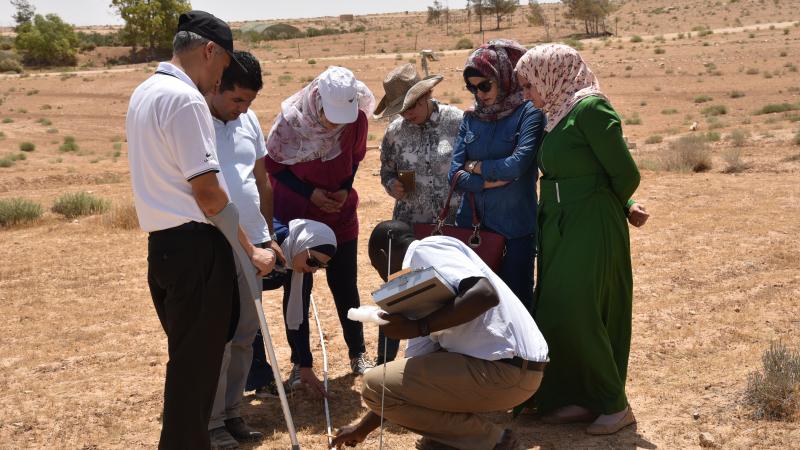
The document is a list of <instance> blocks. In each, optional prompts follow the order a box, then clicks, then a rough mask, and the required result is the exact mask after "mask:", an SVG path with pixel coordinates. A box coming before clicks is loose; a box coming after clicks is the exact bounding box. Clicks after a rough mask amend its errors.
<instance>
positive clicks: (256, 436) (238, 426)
mask: <svg viewBox="0 0 800 450" xmlns="http://www.w3.org/2000/svg"><path fill="white" fill-rule="evenodd" d="M225 428H226V429H227V430H228V433H230V434H231V436H233V438H234V439H236V440H237V441H239V442H256V441H260V440H261V439H264V434H263V433H261V432H260V431H256V430H254V429H252V428H250V427H249V426H247V424H246V423H244V419H242V418H241V417H234V418H233V419H227V420H225Z"/></svg>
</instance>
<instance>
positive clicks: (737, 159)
mask: <svg viewBox="0 0 800 450" xmlns="http://www.w3.org/2000/svg"><path fill="white" fill-rule="evenodd" d="M722 159H723V160H724V161H725V164H726V165H725V168H724V169H722V172H723V173H739V172H744V171H745V170H747V169H749V168H750V167H752V166H751V164H750V163H746V162H744V161H742V149H741V148H739V147H733V148H729V149H728V150H727V151H726V152H725V153H723V154H722Z"/></svg>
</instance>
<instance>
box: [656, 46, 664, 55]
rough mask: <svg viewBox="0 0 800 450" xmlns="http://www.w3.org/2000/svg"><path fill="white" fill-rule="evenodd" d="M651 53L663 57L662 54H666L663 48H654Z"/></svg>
mask: <svg viewBox="0 0 800 450" xmlns="http://www.w3.org/2000/svg"><path fill="white" fill-rule="evenodd" d="M653 53H655V54H656V55H663V54H664V53H667V51H666V50H664V49H663V48H661V47H656V48H655V49H654V50H653Z"/></svg>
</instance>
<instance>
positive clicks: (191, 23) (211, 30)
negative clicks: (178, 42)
mask: <svg viewBox="0 0 800 450" xmlns="http://www.w3.org/2000/svg"><path fill="white" fill-rule="evenodd" d="M178 31H191V32H192V33H196V34H198V35H200V36H203V37H204V38H206V39H208V40H210V41H211V42H213V43H215V44H217V45H219V46H220V47H222V48H223V49H224V50H225V51H226V52H227V53H228V55H230V57H231V61H233V62H235V63H236V64H238V65H239V67H241V68H242V70H244V72H245V73H247V69H246V68H245V67H244V66H242V64H241V63H240V62H239V61H237V60H236V58H235V57H234V56H233V33H231V27H230V26H228V24H227V23H225V21H223V20H222V19H220V18H218V17H217V16H215V15H213V14H210V13H207V12H205V11H197V10H194V11H189V12H185V13H183V14H181V15H180V17H178Z"/></svg>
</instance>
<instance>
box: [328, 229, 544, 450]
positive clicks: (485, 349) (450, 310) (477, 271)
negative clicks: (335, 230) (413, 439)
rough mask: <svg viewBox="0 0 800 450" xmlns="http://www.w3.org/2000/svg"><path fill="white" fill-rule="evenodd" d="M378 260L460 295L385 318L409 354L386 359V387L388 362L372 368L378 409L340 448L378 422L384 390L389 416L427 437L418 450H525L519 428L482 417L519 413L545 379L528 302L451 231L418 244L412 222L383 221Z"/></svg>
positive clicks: (370, 383) (372, 253) (351, 429)
mask: <svg viewBox="0 0 800 450" xmlns="http://www.w3.org/2000/svg"><path fill="white" fill-rule="evenodd" d="M390 247H391V248H390ZM388 255H391V257H392V259H391V261H389V258H388ZM369 257H370V261H371V263H372V267H374V268H375V270H377V271H378V273H379V274H380V275H381V278H383V279H384V280H386V278H387V273H394V272H397V271H399V270H401V268H409V267H410V268H413V269H419V268H424V267H434V268H435V269H436V271H437V272H438V273H439V274H440V275H441V276H442V277H443V278H444V279H445V280H446V281H447V282H448V283H449V284H450V286H451V287H452V288H453V290H454V291H455V292H456V296H455V298H454V299H453V301H452V302H450V303H448V304H447V305H445V306H444V307H442V308H441V309H439V310H437V311H435V312H433V313H432V314H430V315H429V316H427V317H425V318H422V319H419V320H411V319H407V318H405V317H404V316H402V315H399V314H391V315H388V316H384V319H386V320H388V321H389V323H388V324H387V325H383V326H381V329H382V331H383V332H384V333H385V334H386V336H388V337H390V338H395V339H410V341H409V342H408V347H407V349H406V353H405V355H406V358H404V359H402V360H399V361H392V362H389V363H387V364H386V365H385V373H386V375H385V383H386V390H385V392H384V391H383V389H382V385H383V383H384V367H381V366H378V367H376V368H374V369H373V370H370V371H369V372H367V374H366V375H365V376H364V387H363V390H362V396H363V398H364V401H365V402H366V404H367V406H368V407H369V409H370V410H371V412H369V413H367V414H366V415H365V416H364V417H363V418H362V419H361V420H360V421H359V422H358V423H357V424H355V425H352V426H348V427H344V428H343V429H342V430H340V431H339V433H338V434H337V436H336V438H335V439H334V444H335V445H337V446H339V447H341V446H342V445H349V446H355V445H356V444H358V443H359V442H362V441H363V440H364V439H365V438H366V437H367V435H368V434H369V433H370V431H372V430H374V429H375V428H377V427H378V425H379V424H380V413H381V401H382V400H381V398H382V395H385V397H384V398H383V415H384V418H385V419H386V420H388V421H391V422H394V423H395V424H397V425H400V426H403V427H404V428H407V429H409V430H411V431H414V432H416V433H419V434H421V435H422V436H423V440H422V441H423V442H422V443H421V445H420V447H418V448H426V447H429V446H430V447H432V446H435V445H438V446H439V447H441V445H440V444H445V445H447V446H451V447H455V448H458V449H462V450H472V449H474V450H492V449H495V450H501V449H502V450H511V449H514V450H516V449H517V448H518V447H519V445H520V444H519V442H518V441H517V439H516V437H515V436H514V434H513V433H512V432H511V430H509V429H505V430H504V429H503V427H501V426H499V425H496V424H494V423H492V422H490V421H488V420H486V419H485V418H483V417H481V416H480V415H479V414H478V413H483V412H490V411H504V410H508V409H511V408H513V407H515V406H517V405H519V404H521V403H522V402H524V401H525V400H527V399H528V398H530V397H531V395H533V393H534V392H536V389H538V387H539V383H540V382H541V379H542V371H543V369H544V366H545V364H546V361H547V344H546V343H545V341H544V338H543V337H542V334H541V333H540V332H539V329H538V328H537V327H536V323H535V322H534V321H533V318H532V317H531V315H530V314H529V313H528V311H527V309H525V306H523V304H522V302H521V301H520V300H519V299H518V298H517V297H516V296H515V295H514V294H513V292H511V289H509V288H508V286H506V284H505V283H504V282H503V281H502V280H501V279H500V278H499V277H498V276H497V275H496V274H495V273H494V272H492V270H491V269H490V268H489V267H488V266H487V265H486V263H484V262H483V261H482V260H481V259H480V257H479V256H478V255H477V254H475V252H473V251H472V249H470V248H469V247H467V246H466V245H465V244H464V243H463V242H461V241H459V240H457V239H455V238H452V237H448V236H432V237H428V238H425V239H422V240H420V241H417V240H414V233H413V232H412V230H411V228H410V227H409V226H408V225H407V224H405V223H403V222H399V221H386V222H381V223H379V224H378V225H377V226H376V227H375V229H374V230H373V232H372V235H371V236H370V238H369ZM430 441H434V442H435V443H436V444H435V445H431V444H429V443H428V442H430Z"/></svg>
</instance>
